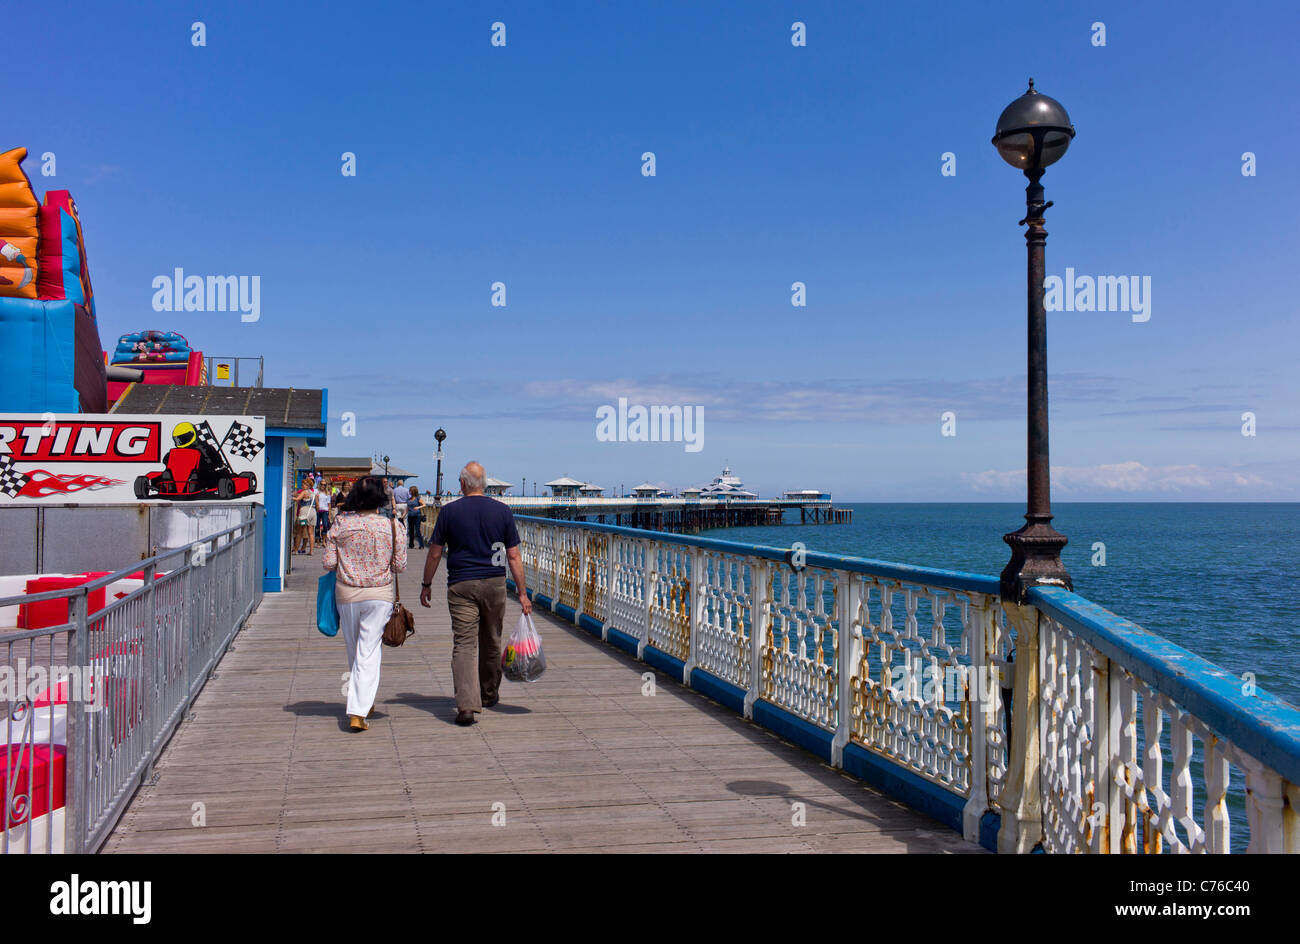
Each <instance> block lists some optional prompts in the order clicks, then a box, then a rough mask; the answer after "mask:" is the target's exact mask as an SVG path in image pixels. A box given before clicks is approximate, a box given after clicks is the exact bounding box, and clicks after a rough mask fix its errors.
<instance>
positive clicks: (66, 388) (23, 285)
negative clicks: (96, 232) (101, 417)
mask: <svg viewBox="0 0 1300 944" xmlns="http://www.w3.org/2000/svg"><path fill="white" fill-rule="evenodd" d="M25 157H27V149H26V148H21V147H20V148H14V149H12V150H10V151H5V152H4V153H0V350H3V351H4V352H5V356H6V358H8V359H9V363H11V364H22V365H23V369H22V370H7V371H3V372H0V405H2V406H3V407H4V409H5V410H9V411H13V412H29V413H43V412H46V411H47V410H48V411H50V412H52V413H102V412H104V411H105V410H106V409H107V408H108V403H107V382H106V379H105V368H104V360H103V354H102V350H101V348H100V342H99V327H98V325H97V323H96V319H95V296H94V292H93V291H92V290H91V287H90V273H89V271H88V270H87V268H86V244H85V240H84V238H83V236H82V231H81V219H80V217H79V216H78V214H77V206H76V204H75V203H74V202H73V200H72V195H71V194H70V193H68V191H66V190H50V191H48V192H47V193H46V194H45V202H44V203H41V202H39V201H38V200H37V199H36V191H35V190H33V189H32V183H31V181H30V180H28V178H27V174H26V173H25V172H24V171H23V168H22V162H23V159H24V158H25Z"/></svg>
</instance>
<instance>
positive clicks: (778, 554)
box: [515, 515, 998, 596]
mask: <svg viewBox="0 0 1300 944" xmlns="http://www.w3.org/2000/svg"><path fill="white" fill-rule="evenodd" d="M515 520H516V521H528V522H535V523H537V524H544V525H547V526H552V527H555V526H558V527H562V528H576V529H578V530H582V531H599V532H602V533H604V534H622V535H625V536H626V537H631V538H640V539H641V540H653V541H661V542H663V543H666V544H681V545H683V546H685V547H702V548H707V549H708V550H713V551H723V552H726V553H729V554H739V555H742V556H745V557H758V558H762V559H763V560H771V561H780V562H783V563H789V562H790V555H791V554H792V553H793V551H792V549H791V548H788V547H769V546H767V545H764V544H743V543H740V542H738V541H720V540H718V539H717V538H700V537H692V536H690V535H683V534H672V533H670V532H668V531H647V530H646V529H645V528H624V527H620V526H618V525H612V524H593V523H592V522H589V521H563V520H560V519H557V518H539V517H537V516H535V515H516V516H515ZM803 563H804V565H805V566H807V567H822V568H826V569H829V570H847V571H850V572H852V573H857V574H870V575H871V576H873V577H884V578H885V579H887V580H897V581H899V582H900V583H909V584H917V585H924V586H927V587H944V588H947V589H950V590H963V591H966V592H968V593H985V594H988V595H989V596H997V594H998V578H997V577H986V576H984V575H983V574H972V573H967V572H966V571H963V570H941V569H938V568H934V567H914V566H912V565H911V564H896V563H893V562H892V561H880V560H871V559H869V558H865V557H845V556H842V555H839V554H822V553H820V552H817V551H806V552H804V554H803Z"/></svg>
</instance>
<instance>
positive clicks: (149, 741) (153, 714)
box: [140, 560, 164, 784]
mask: <svg viewBox="0 0 1300 944" xmlns="http://www.w3.org/2000/svg"><path fill="white" fill-rule="evenodd" d="M157 570H158V565H157V564H156V563H155V562H154V561H152V560H151V561H150V562H149V563H148V564H146V565H145V568H144V586H145V596H144V634H143V635H144V638H143V639H142V640H141V642H140V650H141V655H142V656H143V658H144V679H143V682H142V687H143V691H142V692H141V693H140V701H141V707H142V709H143V713H144V718H143V732H142V733H143V734H144V749H145V752H146V755H145V763H144V767H143V768H142V769H141V771H140V783H142V784H144V783H148V782H149V779H150V778H151V777H153V762H154V747H155V744H154V741H155V739H156V738H157V735H158V731H157V727H156V726H157V725H158V723H159V720H160V719H161V718H162V717H163V715H164V712H161V711H159V710H158V705H157V701H158V698H159V694H158V692H157V691H156V689H157V687H158V665H157V663H158V659H159V655H160V653H159V651H158V642H159V639H158V635H159V634H158V587H157V583H156V580H155V577H156V575H157Z"/></svg>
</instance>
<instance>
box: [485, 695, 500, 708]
mask: <svg viewBox="0 0 1300 944" xmlns="http://www.w3.org/2000/svg"><path fill="white" fill-rule="evenodd" d="M500 700H501V696H500V695H498V696H496V697H495V698H484V699H483V707H484V708H491V707H492V706H493V705H495V704H496V703H497V702H499V701H500Z"/></svg>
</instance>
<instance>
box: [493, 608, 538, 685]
mask: <svg viewBox="0 0 1300 944" xmlns="http://www.w3.org/2000/svg"><path fill="white" fill-rule="evenodd" d="M501 671H502V672H503V673H504V674H505V677H506V678H508V679H510V681H512V682H532V681H535V680H537V679H539V678H541V677H542V673H543V672H545V671H546V653H544V652H543V651H542V637H541V636H539V635H538V634H537V627H535V626H534V625H533V618H532V617H531V616H525V615H524V614H522V613H520V614H519V622H518V623H516V624H515V631H514V632H513V633H511V634H510V638H509V639H507V640H506V647H505V651H504V652H502V653H501Z"/></svg>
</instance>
